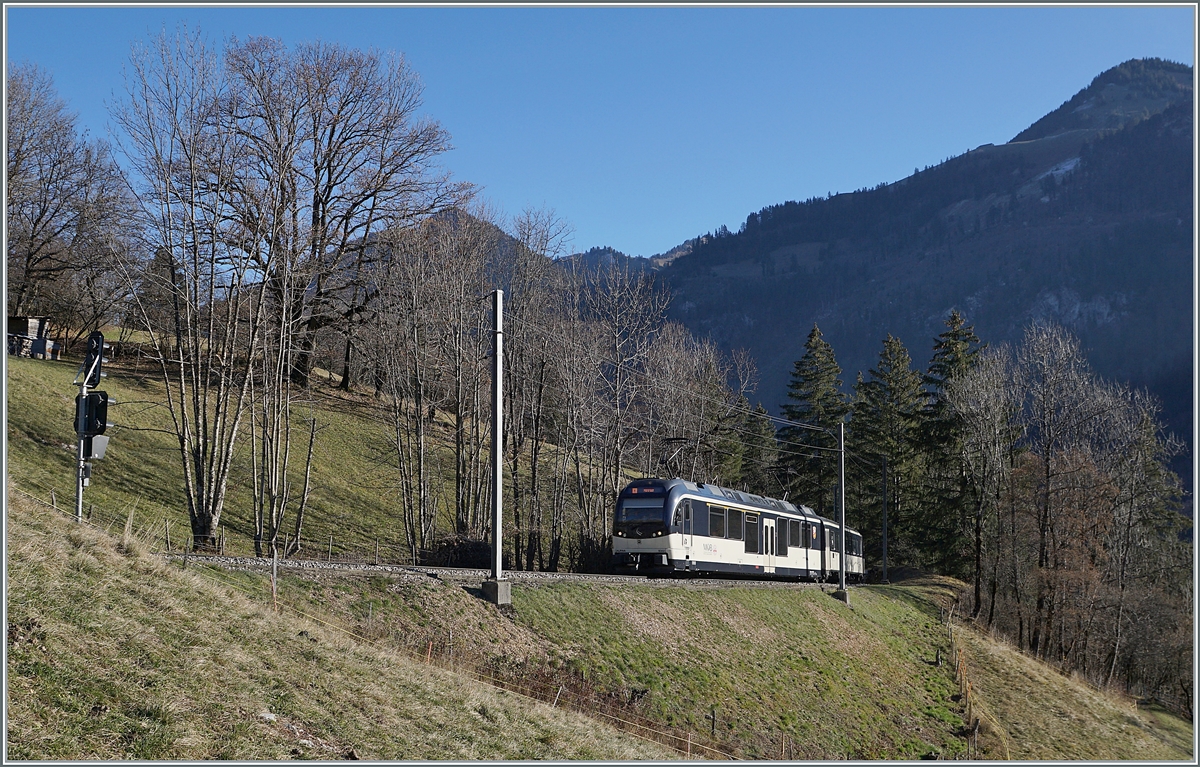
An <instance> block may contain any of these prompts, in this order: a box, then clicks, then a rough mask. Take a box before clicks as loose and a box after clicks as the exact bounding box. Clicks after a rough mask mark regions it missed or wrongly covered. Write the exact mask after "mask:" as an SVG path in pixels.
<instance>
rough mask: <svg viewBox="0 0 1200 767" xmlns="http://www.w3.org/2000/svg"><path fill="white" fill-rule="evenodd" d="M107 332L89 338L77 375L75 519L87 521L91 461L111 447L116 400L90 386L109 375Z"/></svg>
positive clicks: (97, 333)
mask: <svg viewBox="0 0 1200 767" xmlns="http://www.w3.org/2000/svg"><path fill="white" fill-rule="evenodd" d="M109 348H110V347H109V345H108V344H106V343H105V342H104V334H103V333H101V332H100V331H99V330H97V331H94V332H93V333H92V334H91V335H89V336H88V338H87V351H86V353H85V354H84V357H83V364H82V365H81V366H80V367H79V372H78V373H76V375H75V384H76V385H78V386H79V395H78V396H76V397H75V436H76V438H77V440H78V444H77V446H76V450H75V521H76V522H83V489H84V488H85V487H87V486H88V485H89V484H91V479H92V465H91V464H90V463H88V461H90V460H93V459H99V458H103V457H104V453H105V451H106V450H107V448H108V437H105V436H103V434H104V432H105V430H106V429H107V428H108V406H109V403H112V402H113V400H111V399H109V397H108V393H107V392H102V391H94V392H88V389H90V388H93V387H95V386H99V385H100V379H101V378H103V377H105V373H104V372H103V371H102V370H101V368H102V367H103V365H104V363H105V362H108V360H107V359H105V357H104V352H105V350H106V349H109Z"/></svg>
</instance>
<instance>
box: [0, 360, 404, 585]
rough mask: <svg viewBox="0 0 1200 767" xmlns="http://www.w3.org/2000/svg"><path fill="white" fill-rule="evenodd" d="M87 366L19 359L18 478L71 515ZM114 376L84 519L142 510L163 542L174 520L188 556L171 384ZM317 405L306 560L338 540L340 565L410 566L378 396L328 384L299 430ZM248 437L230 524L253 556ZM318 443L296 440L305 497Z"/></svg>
mask: <svg viewBox="0 0 1200 767" xmlns="http://www.w3.org/2000/svg"><path fill="white" fill-rule="evenodd" d="M78 364H79V361H78V360H63V361H58V362H54V361H41V360H29V359H17V358H13V357H9V358H8V380H7V393H8V395H7V396H8V422H9V426H8V438H9V446H8V460H9V474H10V476H12V477H13V478H14V479H15V480H16V482H17V484H18V485H19V486H20V487H22V488H24V489H26V490H28V491H29V492H31V493H33V494H35V495H36V496H38V497H39V498H42V499H45V500H49V499H50V497H51V490H53V491H54V497H55V500H56V502H57V504H58V507H59V508H66V509H70V508H72V504H73V503H74V493H75V485H74V476H75V475H74V468H73V467H74V460H75V453H74V451H75V436H74V424H73V418H74V409H75V395H76V394H77V393H78V389H77V388H76V387H73V386H71V380H72V378H73V377H74V375H75V371H76V369H77V367H78ZM106 371H108V372H109V377H108V378H105V379H103V380H102V382H101V386H100V388H102V389H104V390H105V391H107V392H108V393H109V396H110V397H111V398H113V399H115V400H116V401H117V403H118V404H117V405H116V406H111V407H110V408H109V411H108V420H109V422H110V424H113V426H110V427H109V431H108V432H107V436H109V437H110V438H111V441H110V442H109V445H108V451H107V454H106V455H105V457H104V458H103V459H101V460H97V461H94V462H93V466H94V471H93V478H92V482H91V485H90V486H89V487H88V488H87V490H86V492H85V494H84V495H85V509H86V508H87V507H88V506H92V505H94V506H95V507H96V509H97V510H98V511H100V512H101V513H102V514H103V515H106V516H107V517H108V518H114V517H115V518H117V519H119V520H121V521H123V520H124V518H125V515H126V512H127V510H128V508H129V506H130V505H134V504H135V508H134V522H135V526H136V527H138V528H139V529H140V528H150V527H152V526H157V529H158V530H159V531H160V532H162V531H163V529H164V521H167V522H169V524H170V530H171V536H172V546H174V547H176V548H178V547H179V546H180V545H182V544H183V542H184V541H185V540H186V539H185V536H186V535H187V532H188V523H187V519H188V517H187V509H186V505H185V504H186V501H185V495H184V491H183V478H182V476H183V475H182V472H181V469H180V462H179V443H178V440H177V439H176V438H175V437H174V436H173V434H171V433H169V432H168V431H167V430H169V429H170V423H171V422H170V416H169V413H168V411H167V409H166V407H165V404H164V393H163V386H162V383H161V381H160V380H158V379H157V378H156V374H155V372H154V370H152V369H148V368H147V366H146V365H145V364H143V366H142V368H141V370H140V371H137V372H135V371H134V370H132V369H131V368H122V367H118V366H116V365H109V366H106ZM310 405H311V412H312V414H313V415H314V416H315V417H316V419H317V424H318V429H319V431H318V434H317V439H316V444H315V450H314V468H313V476H312V483H313V492H312V496H311V499H310V502H309V508H308V512H307V514H306V515H305V524H304V531H303V534H304V540H305V541H306V542H307V545H306V551H307V552H308V553H309V554H310V555H314V556H315V555H317V554H320V555H322V556H323V555H325V554H326V552H327V550H328V541H329V535H331V534H332V535H333V536H334V541H333V556H334V558H335V559H336V558H338V557H339V556H346V555H347V554H354V555H357V556H359V557H365V556H368V554H369V555H371V556H373V553H374V546H375V542H376V541H379V545H380V556H381V558H382V559H384V560H385V561H393V562H407V561H409V553H408V549H407V546H406V545H405V540H404V533H403V524H402V522H401V519H400V512H399V510H398V503H397V501H396V496H395V491H394V490H393V489H392V488H391V487H390V486H389V483H390V481H391V478H392V477H393V476H394V470H389V468H388V466H387V465H386V461H387V456H386V450H387V445H388V440H387V436H386V433H385V432H384V430H383V426H382V425H381V423H380V421H379V420H378V419H377V418H373V417H371V414H372V412H373V411H374V409H375V408H376V407H377V406H376V404H375V402H374V400H373V398H371V397H369V396H361V395H357V394H353V393H350V394H346V393H342V392H339V391H337V390H336V389H333V388H332V387H329V386H326V385H320V384H318V385H316V386H314V387H313V394H312V400H311V402H309V403H303V404H302V405H300V406H297V407H295V413H296V415H297V419H298V420H299V419H301V418H305V419H306V418H308V417H309V408H310ZM248 429H249V424H248V423H247V422H243V426H242V436H243V438H242V439H241V440H240V442H241V444H242V446H241V448H240V450H241V452H240V454H239V456H238V458H237V460H236V461H235V467H234V470H233V473H232V475H231V477H230V483H229V496H228V499H227V501H226V506H225V513H224V514H223V515H222V518H221V526H222V528H223V529H224V532H225V535H226V541H227V552H228V553H230V554H248V553H252V552H253V536H254V515H253V507H252V501H251V493H252V477H251V473H250V456H249V454H248V449H247V447H246V445H245V443H246V441H247V440H246V439H245V437H246V436H247V435H248ZM307 438H308V430H307V427H306V426H303V427H302V430H301V432H300V433H299V434H296V435H294V439H295V441H296V445H295V454H294V455H293V466H294V467H295V468H294V469H293V471H294V477H293V480H294V483H295V486H296V490H295V492H296V493H299V488H300V486H301V485H302V483H303V475H302V472H303V466H302V462H303V453H304V449H305V447H306V446H307ZM285 530H288V531H290V530H291V522H285Z"/></svg>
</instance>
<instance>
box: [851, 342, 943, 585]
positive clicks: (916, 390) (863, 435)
mask: <svg viewBox="0 0 1200 767" xmlns="http://www.w3.org/2000/svg"><path fill="white" fill-rule="evenodd" d="M869 375H870V379H869V380H865V381H864V380H863V377H862V374H859V377H858V382H857V384H855V387H854V388H855V396H854V415H853V418H852V420H851V422H850V427H851V428H850V435H849V436H847V439H846V441H847V444H848V447H847V453H849V454H850V455H851V456H853V460H851V459H847V466H846V471H847V474H848V475H849V478H848V479H847V484H848V485H849V487H848V489H847V494H848V496H850V499H852V501H853V503H852V502H851V500H848V501H847V507H848V508H847V512H848V513H850V517H849V518H848V520H847V521H848V522H849V523H850V524H852V525H856V526H858V528H859V530H860V532H862V533H863V544H864V547H865V551H866V554H867V555H868V556H869V557H871V559H872V560H873V563H872V566H874V560H875V558H876V557H877V556H878V553H879V552H880V550H881V548H882V545H881V544H882V540H881V539H882V535H881V533H882V514H881V508H880V501H881V499H880V490H881V478H882V468H883V467H882V463H883V461H884V459H886V460H887V479H888V487H887V502H888V551H889V555H890V556H889V559H890V560H893V561H897V562H898V563H911V562H913V560H914V559H915V558H914V557H913V553H914V552H913V546H912V541H913V538H914V534H913V530H912V528H913V527H914V526H915V525H916V524H917V520H916V518H915V517H916V514H917V508H918V500H919V499H918V487H919V486H920V481H921V480H920V477H921V466H920V463H921V462H920V426H921V414H922V409H923V405H924V398H923V392H922V389H921V378H922V377H921V374H920V373H918V372H916V371H914V370H913V369H912V358H911V357H910V356H909V353H908V349H906V348H904V344H903V343H901V342H900V340H899V339H898V338H894V337H893V336H892V335H890V334H889V335H888V337H887V339H885V340H884V342H883V350H882V351H881V352H880V353H879V364H878V367H876V368H875V369H873V370H871V371H869ZM851 520H852V521H851Z"/></svg>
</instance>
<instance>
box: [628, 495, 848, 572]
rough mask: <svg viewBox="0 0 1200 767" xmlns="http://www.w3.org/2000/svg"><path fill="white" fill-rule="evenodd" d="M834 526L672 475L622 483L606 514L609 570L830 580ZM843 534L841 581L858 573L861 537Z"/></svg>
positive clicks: (801, 510) (802, 509)
mask: <svg viewBox="0 0 1200 767" xmlns="http://www.w3.org/2000/svg"><path fill="white" fill-rule="evenodd" d="M839 532H840V528H839V526H838V523H837V522H835V521H833V520H831V519H826V518H824V517H821V516H819V515H817V514H816V513H814V512H813V510H812V509H810V508H808V507H807V506H796V505H794V504H791V503H788V502H787V501H786V500H783V501H781V500H778V499H775V498H766V497H763V496H761V495H754V494H752V493H746V492H742V491H741V490H733V489H730V488H727V487H718V486H716V485H712V484H703V483H700V484H697V483H695V482H689V481H688V480H686V479H680V478H678V477H676V478H674V479H639V480H635V481H633V482H630V483H629V485H628V486H626V487H625V489H624V490H622V491H621V493H620V495H619V496H618V498H617V505H616V512H615V514H614V515H613V529H612V552H613V553H612V560H611V562H612V567H613V570H614V572H617V573H623V574H642V575H648V576H666V575H682V574H696V575H702V574H708V575H723V576H739V577H745V576H748V577H759V578H777V579H796V580H809V581H818V582H820V581H824V582H830V581H836V580H838V573H839V569H840V568H841V557H842V553H841V552H840V551H839V545H840V538H841V536H839V535H838V533H839ZM845 533H846V553H845V556H846V579H847V581H850V582H861V581H862V580H864V579H865V577H866V569H865V566H864V563H863V547H862V535H860V534H859V533H858V532H857V531H855V530H852V529H850V528H849V527H847V528H846V530H845Z"/></svg>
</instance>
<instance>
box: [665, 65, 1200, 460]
mask: <svg viewBox="0 0 1200 767" xmlns="http://www.w3.org/2000/svg"><path fill="white" fill-rule="evenodd" d="M1192 93H1193V90H1192V73H1191V69H1190V68H1189V67H1184V66H1182V65H1178V64H1172V63H1170V62H1162V61H1158V60H1145V61H1130V62H1126V63H1125V64H1122V65H1120V66H1118V67H1114V68H1113V69H1112V70H1109V71H1107V72H1105V73H1102V74H1101V75H1100V76H1098V77H1097V78H1096V79H1095V80H1094V81H1093V83H1092V84H1090V85H1089V86H1088V87H1087V88H1085V89H1083V90H1081V91H1080V92H1079V93H1078V94H1076V95H1075V96H1074V97H1073V98H1071V99H1069V100H1068V101H1067V102H1066V103H1065V104H1064V105H1063V106H1062V107H1060V108H1059V109H1058V110H1055V111H1054V112H1052V113H1051V114H1049V115H1047V116H1046V117H1045V118H1043V119H1041V120H1038V121H1037V122H1035V123H1034V125H1032V126H1031V127H1030V128H1029V129H1028V130H1026V131H1023V132H1022V133H1021V134H1019V135H1018V136H1017V137H1016V138H1015V139H1014V140H1013V141H1011V142H1009V143H1007V144H1004V145H1000V146H992V145H990V144H989V145H985V146H982V147H980V148H978V149H975V150H973V151H971V152H968V153H966V154H963V155H960V156H957V157H954V158H951V159H948V160H946V161H944V162H942V163H940V164H938V165H936V166H933V167H927V168H925V169H923V170H920V171H918V172H916V173H914V174H913V175H912V176H910V177H908V178H905V179H902V180H899V181H897V182H895V183H892V184H887V185H881V186H879V187H877V188H874V189H864V190H859V191H857V192H853V193H847V194H838V195H834V196H832V197H829V198H816V199H811V200H807V201H804V202H786V203H783V204H780V205H773V206H770V207H768V208H764V209H763V210H761V211H759V212H757V213H752V214H750V215H749V216H748V218H747V220H746V222H745V224H744V225H743V226H742V227H741V230H740V231H738V232H736V233H730V232H727V231H724V230H722V231H719V232H717V233H716V234H710V235H708V236H706V237H702V238H699V239H698V240H696V241H695V243H696V244H695V246H694V248H693V249H692V250H691V252H690V253H686V254H685V255H681V256H679V257H678V258H676V259H674V260H673V261H672V262H671V263H670V265H669V266H667V267H665V268H663V269H662V271H661V276H662V278H663V280H664V281H665V282H666V283H667V284H668V285H669V287H670V290H671V292H672V294H673V296H674V300H673V303H672V306H671V312H672V317H673V318H674V319H677V320H678V321H680V322H682V323H684V324H685V325H686V326H687V327H688V328H689V329H691V330H692V331H693V332H695V333H697V334H699V335H702V336H709V337H711V338H712V339H713V340H714V341H716V342H717V343H718V344H720V345H721V346H722V347H724V348H727V349H733V348H745V349H748V350H749V351H750V352H751V353H752V354H753V356H754V357H755V359H756V360H757V362H758V366H759V370H760V372H761V374H762V383H761V385H760V387H759V390H758V394H757V398H758V399H759V400H761V401H762V403H763V404H764V405H766V406H767V407H768V408H769V409H772V410H777V408H778V407H779V406H780V404H781V403H783V401H784V399H785V397H786V386H787V381H788V376H789V374H790V372H791V367H792V363H793V362H794V361H795V360H797V359H799V358H800V356H801V355H802V354H803V343H804V339H805V337H806V336H807V334H808V331H809V330H810V329H811V328H812V326H813V324H814V323H816V324H818V325H819V326H820V328H821V331H822V333H823V334H824V337H825V340H827V341H829V342H830V343H831V344H832V346H833V348H834V350H835V352H836V354H837V359H838V362H839V363H840V365H841V367H842V370H843V376H842V378H843V380H844V381H845V383H846V385H847V389H848V388H849V386H850V385H852V384H853V381H854V379H855V375H856V373H857V372H859V371H863V372H865V371H867V370H868V369H870V368H872V367H874V365H875V363H876V362H877V360H878V355H879V351H880V349H881V348H882V341H883V339H884V337H885V336H886V335H887V334H889V333H890V334H892V335H894V336H896V337H898V338H900V339H901V340H902V341H903V342H904V343H905V345H906V346H907V348H908V350H909V352H910V353H911V354H912V357H913V361H914V366H915V367H918V368H922V369H923V368H924V366H925V365H926V364H927V362H928V360H929V357H930V354H931V351H932V344H933V339H934V337H935V336H936V335H937V334H938V333H939V332H941V331H942V330H944V326H943V324H942V323H943V321H944V320H945V318H946V316H947V315H948V313H949V311H950V310H951V309H952V308H957V309H959V311H960V312H962V313H963V314H964V316H965V317H966V319H967V321H968V322H969V323H971V324H973V325H974V326H975V329H976V332H977V333H978V335H979V336H980V338H981V339H982V340H984V341H985V342H988V343H991V344H998V343H1001V342H1006V341H1008V342H1012V341H1015V340H1017V339H1018V338H1019V337H1020V334H1021V332H1022V330H1023V328H1024V327H1025V326H1026V325H1027V324H1028V323H1029V322H1030V321H1033V320H1037V319H1047V320H1053V321H1056V322H1058V323H1060V324H1063V325H1065V326H1066V327H1068V328H1069V329H1070V330H1072V331H1073V332H1074V333H1075V334H1076V335H1078V336H1079V337H1080V339H1081V341H1082V342H1083V346H1084V348H1085V349H1086V350H1087V354H1088V357H1089V359H1090V360H1091V362H1092V364H1093V365H1094V366H1095V368H1096V369H1097V370H1098V372H1100V373H1101V374H1102V375H1104V376H1106V377H1108V378H1112V379H1117V380H1122V381H1127V382H1130V383H1132V384H1133V385H1135V386H1138V387H1146V388H1149V389H1150V391H1151V392H1153V393H1154V394H1156V395H1157V396H1158V397H1159V398H1160V399H1161V400H1162V402H1163V405H1164V417H1165V420H1166V422H1167V425H1168V427H1169V428H1170V429H1171V430H1173V431H1174V432H1175V433H1176V434H1177V435H1178V436H1180V437H1181V438H1184V439H1187V440H1190V435H1191V423H1192V404H1191V402H1192V400H1191V391H1192V385H1191V384H1192V381H1191V379H1192V360H1193V350H1192V338H1193V325H1192V308H1193V305H1192V290H1191V287H1192V276H1193V253H1192V241H1193V221H1192V187H1193V180H1194V173H1193V164H1192V152H1193V135H1194V134H1193V125H1192V111H1193V106H1192V105H1193V100H1192ZM1175 466H1176V469H1177V470H1178V471H1181V472H1186V473H1187V474H1188V475H1190V458H1188V457H1186V456H1185V457H1181V458H1180V459H1178V461H1177V462H1176V464H1175Z"/></svg>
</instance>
